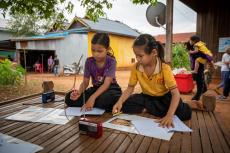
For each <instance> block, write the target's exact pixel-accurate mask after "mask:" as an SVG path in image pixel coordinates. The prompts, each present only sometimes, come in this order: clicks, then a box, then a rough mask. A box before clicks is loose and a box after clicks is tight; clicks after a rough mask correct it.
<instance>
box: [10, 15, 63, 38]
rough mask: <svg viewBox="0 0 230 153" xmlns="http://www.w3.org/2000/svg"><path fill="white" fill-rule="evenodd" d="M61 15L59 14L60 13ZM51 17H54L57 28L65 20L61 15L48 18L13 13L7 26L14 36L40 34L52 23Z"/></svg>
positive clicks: (60, 27)
mask: <svg viewBox="0 0 230 153" xmlns="http://www.w3.org/2000/svg"><path fill="white" fill-rule="evenodd" d="M60 15H61V14H60ZM52 19H56V20H55V21H56V24H55V26H57V27H58V28H59V29H64V28H63V26H64V25H63V24H62V23H63V22H65V21H67V20H66V19H65V18H63V17H58V16H57V17H53V18H50V19H41V18H39V15H38V14H34V15H30V14H15V15H12V16H11V18H10V20H9V25H8V28H9V29H10V30H11V31H13V32H14V36H34V35H39V34H42V33H44V32H46V31H48V29H50V27H52V25H53V21H52Z"/></svg>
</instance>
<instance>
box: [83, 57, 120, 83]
mask: <svg viewBox="0 0 230 153" xmlns="http://www.w3.org/2000/svg"><path fill="white" fill-rule="evenodd" d="M115 73H116V60H115V59H114V58H112V57H110V56H108V55H107V56H106V61H105V65H104V67H103V68H98V67H97V65H96V60H95V59H94V58H93V57H89V58H87V60H86V62H85V71H84V77H86V78H90V76H91V78H92V83H93V86H100V85H102V84H103V82H104V80H105V77H112V78H113V81H112V83H117V81H116V77H115Z"/></svg>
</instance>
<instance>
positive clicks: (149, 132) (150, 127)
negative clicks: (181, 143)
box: [132, 118, 173, 140]
mask: <svg viewBox="0 0 230 153" xmlns="http://www.w3.org/2000/svg"><path fill="white" fill-rule="evenodd" d="M132 123H133V124H134V126H135V128H136V129H137V131H138V132H139V134H141V135H144V136H148V137H154V138H158V139H163V140H170V139H171V137H172V135H173V132H170V133H169V132H167V130H166V129H164V128H162V127H159V125H158V123H156V122H154V121H153V119H148V118H146V119H144V120H134V121H132Z"/></svg>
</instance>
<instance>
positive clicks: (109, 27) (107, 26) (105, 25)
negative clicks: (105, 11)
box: [80, 18, 140, 37]
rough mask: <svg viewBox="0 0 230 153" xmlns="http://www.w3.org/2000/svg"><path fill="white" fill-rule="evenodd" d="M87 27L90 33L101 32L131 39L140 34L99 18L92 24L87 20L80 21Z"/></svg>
mask: <svg viewBox="0 0 230 153" xmlns="http://www.w3.org/2000/svg"><path fill="white" fill-rule="evenodd" d="M80 20H82V21H83V22H84V23H86V24H87V25H88V26H89V30H90V31H101V32H108V33H112V34H118V35H125V36H131V37H137V36H138V35H139V34H140V33H139V32H137V31H136V30H134V29H132V28H131V27H129V26H128V25H126V24H124V23H122V22H120V21H113V20H109V19H103V18H99V19H98V22H93V21H91V20H89V19H80Z"/></svg>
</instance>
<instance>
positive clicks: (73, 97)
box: [70, 89, 80, 101]
mask: <svg viewBox="0 0 230 153" xmlns="http://www.w3.org/2000/svg"><path fill="white" fill-rule="evenodd" d="M79 97H80V94H79V92H78V90H75V89H74V90H73V91H72V92H71V94H70V99H71V100H73V101H75V100H77V99H78V98H79Z"/></svg>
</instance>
